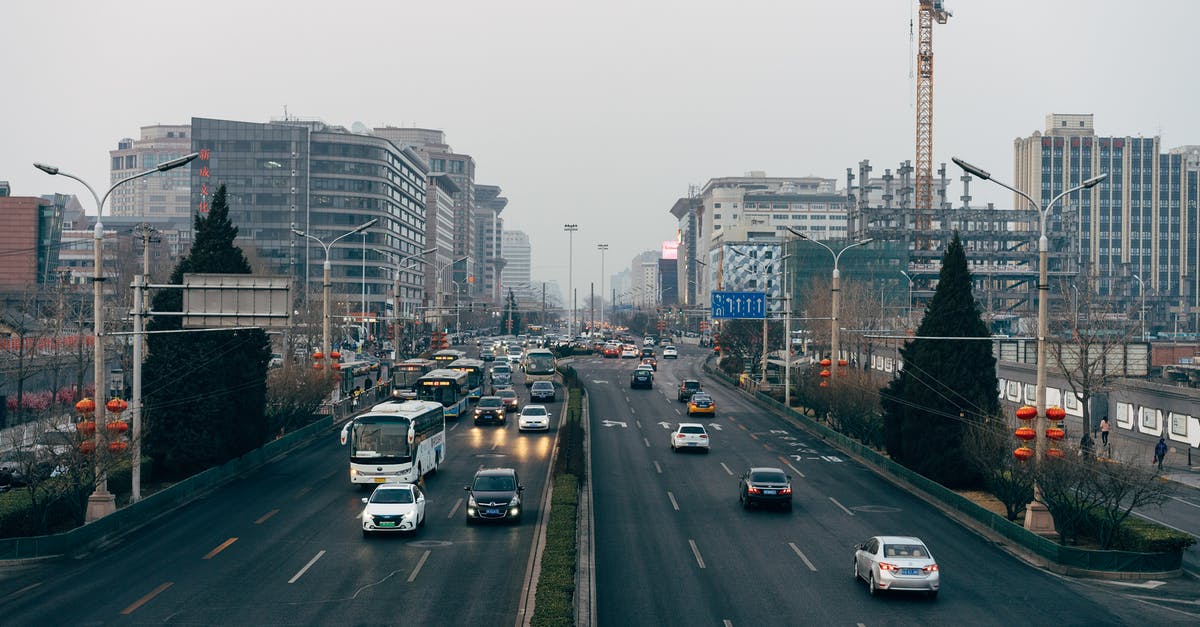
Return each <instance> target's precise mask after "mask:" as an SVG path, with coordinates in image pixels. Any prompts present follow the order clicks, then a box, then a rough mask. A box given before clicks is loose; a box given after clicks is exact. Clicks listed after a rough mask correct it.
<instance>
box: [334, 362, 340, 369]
mask: <svg viewBox="0 0 1200 627" xmlns="http://www.w3.org/2000/svg"><path fill="white" fill-rule="evenodd" d="M333 369H334V370H341V369H342V362H340V361H335V362H333Z"/></svg>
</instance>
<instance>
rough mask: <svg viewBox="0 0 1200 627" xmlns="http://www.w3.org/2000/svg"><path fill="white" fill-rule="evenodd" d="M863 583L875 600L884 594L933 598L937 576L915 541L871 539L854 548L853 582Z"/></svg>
mask: <svg viewBox="0 0 1200 627" xmlns="http://www.w3.org/2000/svg"><path fill="white" fill-rule="evenodd" d="M859 579H863V580H865V581H866V582H867V590H869V591H870V593H871V596H875V595H877V594H879V593H880V592H882V591H884V590H904V591H918V592H924V593H926V594H927V595H929V596H930V597H932V598H937V594H938V588H940V587H941V574H940V572H939V571H938V565H937V562H936V561H935V560H934V559H933V555H932V554H930V552H929V547H926V546H925V543H924V542H921V540H920V539H919V538H912V537H907V536H874V537H872V538H868V539H867V541H866V542H863V543H862V544H860V545H858V546H856V547H854V580H855V581H858V580H859Z"/></svg>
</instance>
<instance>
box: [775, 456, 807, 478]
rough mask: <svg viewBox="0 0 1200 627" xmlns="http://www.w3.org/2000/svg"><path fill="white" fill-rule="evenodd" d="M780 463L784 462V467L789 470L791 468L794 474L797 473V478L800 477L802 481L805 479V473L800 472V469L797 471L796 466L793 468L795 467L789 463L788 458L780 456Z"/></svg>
mask: <svg viewBox="0 0 1200 627" xmlns="http://www.w3.org/2000/svg"><path fill="white" fill-rule="evenodd" d="M779 461H781V462H783V465H784V466H787V467H788V468H791V469H792V472H794V473H796V476H798V477H800V478H801V479H804V478H805V477H804V473H802V472H800V471H799V470H798V469H797V468H796V467H795V466H793V465H792V463H791V462H789V461H788V460H787V458H786V457H784V456H782V455H780V456H779Z"/></svg>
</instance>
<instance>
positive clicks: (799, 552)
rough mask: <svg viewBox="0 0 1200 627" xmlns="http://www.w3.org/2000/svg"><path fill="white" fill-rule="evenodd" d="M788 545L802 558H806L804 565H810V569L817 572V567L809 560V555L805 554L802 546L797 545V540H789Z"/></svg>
mask: <svg viewBox="0 0 1200 627" xmlns="http://www.w3.org/2000/svg"><path fill="white" fill-rule="evenodd" d="M788 546H790V547H792V550H793V551H795V552H796V555H798V556H800V559H802V560H804V565H805V566H808V569H809V570H811V571H813V572H814V573H815V572H817V567H816V566H813V563H812V562H810V561H808V556H807V555H805V554H804V551H801V550H800V547H798V546H796V543H795V542H788Z"/></svg>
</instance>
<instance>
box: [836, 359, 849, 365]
mask: <svg viewBox="0 0 1200 627" xmlns="http://www.w3.org/2000/svg"><path fill="white" fill-rule="evenodd" d="M849 363H850V362H848V361H846V360H845V359H839V360H838V365H839V366H846V365H849Z"/></svg>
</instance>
